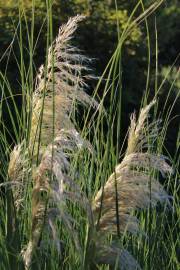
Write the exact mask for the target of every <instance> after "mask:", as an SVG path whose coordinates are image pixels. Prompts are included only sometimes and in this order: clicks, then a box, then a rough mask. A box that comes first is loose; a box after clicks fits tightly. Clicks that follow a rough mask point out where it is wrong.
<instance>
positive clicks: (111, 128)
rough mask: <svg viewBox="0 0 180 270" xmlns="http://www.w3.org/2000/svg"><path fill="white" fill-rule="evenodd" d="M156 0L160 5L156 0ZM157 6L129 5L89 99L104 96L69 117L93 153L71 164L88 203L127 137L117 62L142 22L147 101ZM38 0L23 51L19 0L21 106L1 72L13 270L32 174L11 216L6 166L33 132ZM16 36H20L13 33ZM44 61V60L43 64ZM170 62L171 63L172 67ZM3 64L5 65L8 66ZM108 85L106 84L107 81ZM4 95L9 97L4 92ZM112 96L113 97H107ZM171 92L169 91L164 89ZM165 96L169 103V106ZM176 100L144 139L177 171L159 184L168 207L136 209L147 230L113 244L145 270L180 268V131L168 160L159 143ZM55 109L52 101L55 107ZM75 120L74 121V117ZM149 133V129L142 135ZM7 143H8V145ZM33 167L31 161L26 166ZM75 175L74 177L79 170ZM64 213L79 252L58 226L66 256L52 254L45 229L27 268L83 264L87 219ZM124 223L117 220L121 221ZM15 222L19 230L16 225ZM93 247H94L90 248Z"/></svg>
mask: <svg viewBox="0 0 180 270" xmlns="http://www.w3.org/2000/svg"><path fill="white" fill-rule="evenodd" d="M46 2H47V17H46V18H45V25H46V27H47V54H48V48H49V46H50V44H51V43H52V41H53V39H54V35H53V18H52V9H51V7H52V2H53V1H51V0H49V1H46ZM159 3H160V2H159ZM158 5H159V4H157V2H156V5H155V6H154V7H153V8H152V7H151V8H150V9H149V10H146V11H145V9H144V5H143V1H139V2H138V4H137V5H136V7H135V8H134V10H133V12H132V15H131V16H130V17H129V21H128V22H127V27H126V28H125V29H124V31H123V32H122V33H118V34H119V35H118V36H119V38H118V43H117V48H116V50H115V52H114V54H113V55H112V58H111V59H110V61H109V63H108V65H107V67H106V69H105V71H104V73H103V75H102V77H101V78H100V79H99V81H98V84H97V87H96V89H95V90H94V96H95V98H96V99H97V98H98V97H97V93H98V91H99V89H102V87H103V96H102V97H101V100H100V106H99V109H98V111H97V112H93V113H92V109H89V111H88V109H86V110H85V111H83V117H82V116H81V119H80V120H79V118H78V116H75V115H74V114H75V113H74V111H75V109H76V105H75V108H74V110H73V111H72V114H71V116H72V117H74V118H76V126H77V129H78V125H79V126H82V124H83V128H82V132H81V133H82V136H83V137H84V138H86V139H88V140H90V141H91V144H92V145H93V148H94V152H93V153H92V154H91V153H89V152H88V151H87V150H83V151H79V152H78V153H76V154H75V155H74V156H73V159H72V162H71V169H70V175H72V176H74V177H75V179H76V181H77V182H78V184H79V185H80V187H81V188H82V190H84V191H85V192H86V193H87V196H88V198H89V200H90V201H92V200H93V198H94V196H95V194H96V192H97V191H98V189H99V188H100V186H103V185H104V184H105V181H106V180H107V179H108V176H109V175H110V174H111V173H112V172H113V171H114V168H115V166H116V165H117V164H118V163H119V161H120V160H121V159H122V156H123V151H124V149H125V147H124V146H123V145H120V142H123V141H124V144H126V138H122V133H121V118H122V115H121V102H122V98H121V97H122V91H125V86H123V85H122V66H121V60H122V57H123V46H124V41H125V40H126V39H128V35H129V34H130V33H131V31H132V29H133V27H134V26H135V25H137V24H140V23H142V22H144V23H145V26H146V31H147V54H148V59H149V61H148V63H147V82H146V85H145V86H144V88H145V91H144V95H143V97H142V102H141V103H142V106H144V105H146V104H147V102H148V101H149V96H150V94H151V93H150V88H149V84H150V78H151V48H150V41H149V29H148V22H147V16H148V15H150V14H151V13H152V12H153V11H154V9H155V8H157V6H158ZM140 8H141V9H142V14H141V15H140V16H139V17H138V18H137V19H134V18H135V15H136V11H137V9H140ZM35 16H36V13H35V1H33V0H32V23H31V28H28V27H27V37H26V38H27V39H28V48H25V47H24V44H23V43H24V39H25V37H23V36H22V32H21V27H22V18H23V19H25V21H26V13H25V10H24V9H23V6H21V5H19V25H18V26H15V28H16V27H18V29H19V30H20V31H19V36H17V38H18V40H19V50H20V55H21V57H20V62H19V63H18V66H19V73H20V74H21V82H20V87H21V89H22V106H21V109H19V108H18V107H17V104H16V97H15V93H14V91H13V90H12V89H11V87H10V84H9V82H8V81H7V79H6V74H1V80H0V87H1V104H0V117H1V131H0V132H1V135H0V143H1V148H0V150H1V162H0V166H1V170H0V173H1V179H2V181H3V184H1V186H2V190H3V191H4V194H2V197H1V198H0V270H12V269H13V270H14V269H23V264H22V258H21V256H20V251H21V250H22V248H23V247H25V245H26V244H27V242H28V239H29V237H30V233H31V195H32V184H31V180H32V179H31V177H32V176H31V175H29V179H28V180H29V181H28V183H27V185H26V186H25V187H24V188H25V189H26V200H25V205H23V210H22V211H21V214H20V215H19V216H18V217H16V216H15V215H14V204H13V197H12V192H11V188H10V187H11V185H9V183H8V176H7V169H8V160H9V155H10V152H11V150H12V149H13V145H15V144H17V143H20V142H21V141H22V140H23V139H25V147H26V146H27V145H28V142H29V132H30V129H31V121H30V119H31V114H32V111H31V110H32V108H31V102H32V93H33V88H34V79H35V78H34V63H33V55H34V52H35V49H36V43H37V42H38V40H34V38H33V33H34V20H35ZM157 33H158V29H157V30H156V70H155V74H156V76H155V77H156V79H155V85H154V92H155V95H156V96H158V93H159V91H160V90H161V89H162V88H163V85H164V83H165V80H166V78H165V79H164V80H163V81H162V82H158V79H157V78H158V71H157V70H158V49H157V48H158V35H157ZM16 35H17V34H16ZM24 50H28V52H29V63H24ZM7 54H9V57H12V54H11V50H9V51H8V52H7ZM46 64H47V63H46ZM172 67H173V66H172ZM7 68H8V63H7ZM104 82H105V83H104ZM171 91H173V84H172V85H171V88H170V89H169V93H170V92H171ZM7 93H8V94H7ZM109 93H110V94H109ZM107 94H108V95H109V96H110V101H109V104H110V107H109V108H107V109H106V111H105V109H104V106H103V105H104V100H105V98H106V96H107ZM169 95H170V94H169ZM169 95H168V96H167V100H166V104H169V102H168V99H169ZM178 98H179V93H177V96H176V98H175V100H174V103H172V104H170V106H169V107H168V106H165V109H164V111H163V112H162V114H161V118H162V119H163V122H162V123H161V126H162V128H161V129H160V131H159V136H158V138H157V140H156V141H155V142H152V141H151V140H150V141H149V145H148V150H149V151H152V148H151V147H153V149H154V152H155V153H157V154H160V155H161V154H165V155H166V156H167V157H168V158H169V162H170V163H171V164H172V166H173V168H174V174H173V175H171V176H170V177H167V178H166V179H165V182H164V186H165V189H166V190H167V191H168V193H169V194H170V195H171V196H172V197H173V199H172V200H171V206H167V205H158V207H157V208H155V209H153V208H152V207H151V206H150V208H149V209H148V210H146V211H145V210H144V211H141V212H139V213H135V214H136V215H138V217H139V220H140V226H141V228H142V230H144V231H145V232H146V235H144V234H138V235H137V236H132V235H130V234H128V233H125V234H124V235H120V236H119V235H118V236H117V238H118V242H119V243H120V244H123V246H124V247H125V248H127V249H128V250H129V251H130V252H131V253H132V254H133V255H134V257H135V258H136V259H137V261H138V262H139V263H140V265H141V267H142V269H144V270H152V269H154V270H160V269H167V270H171V269H172V270H175V269H177V268H178V258H177V252H178V244H179V243H178V218H179V202H178V192H179V173H178V167H179V155H178V150H179V138H180V132H179V134H178V136H177V149H176V151H175V155H174V156H173V157H172V156H170V155H169V154H168V152H167V150H166V149H165V148H164V141H165V139H166V133H167V128H168V125H169V123H170V121H171V111H172V109H173V107H174V106H175V104H176V102H177V100H178ZM5 107H6V109H7V110H8V112H9V116H10V124H9V126H10V127H11V130H10V129H8V127H6V126H5V125H4V124H3V123H4V122H3V110H4V108H5ZM52 110H53V105H52ZM157 112H158V100H157V104H156V106H155V108H154V112H153V113H152V116H153V117H152V118H153V119H157V118H158V114H157ZM74 121H75V119H74ZM147 136H148V134H147ZM10 141H11V143H9V142H10ZM28 166H30V167H31V166H32V164H31V161H29V165H28ZM76 172H78V174H77V173H76ZM69 211H70V213H71V214H72V216H73V218H74V219H75V220H76V221H77V224H76V225H75V227H76V228H77V231H78V235H79V238H80V243H81V246H82V247H83V248H82V250H81V251H80V250H79V251H77V249H76V248H75V246H74V244H73V241H72V237H71V236H70V235H69V234H68V232H67V230H66V228H65V227H64V226H63V224H61V223H59V224H58V226H59V236H60V239H62V241H63V245H62V246H63V249H64V250H63V259H62V258H60V256H59V255H58V253H57V250H56V248H55V245H54V244H53V242H52V240H51V238H50V237H49V236H48V234H45V233H44V234H43V232H42V241H41V242H42V243H41V248H39V250H38V251H37V253H36V255H35V258H34V261H35V263H34V265H33V266H32V269H47V270H49V269H51V270H55V269H73V270H74V269H88V267H89V266H88V257H91V256H92V254H89V250H88V245H89V243H88V239H89V238H88V232H89V228H88V224H87V220H86V216H85V214H84V212H83V211H82V209H81V208H80V207H79V206H78V205H75V204H72V203H69ZM119 222H121V221H119ZM15 227H16V228H17V227H18V230H14V228H15ZM111 240H112V237H109V239H108V240H107V241H111ZM91 252H92V251H91ZM97 269H109V268H108V266H99V267H98V268H97Z"/></svg>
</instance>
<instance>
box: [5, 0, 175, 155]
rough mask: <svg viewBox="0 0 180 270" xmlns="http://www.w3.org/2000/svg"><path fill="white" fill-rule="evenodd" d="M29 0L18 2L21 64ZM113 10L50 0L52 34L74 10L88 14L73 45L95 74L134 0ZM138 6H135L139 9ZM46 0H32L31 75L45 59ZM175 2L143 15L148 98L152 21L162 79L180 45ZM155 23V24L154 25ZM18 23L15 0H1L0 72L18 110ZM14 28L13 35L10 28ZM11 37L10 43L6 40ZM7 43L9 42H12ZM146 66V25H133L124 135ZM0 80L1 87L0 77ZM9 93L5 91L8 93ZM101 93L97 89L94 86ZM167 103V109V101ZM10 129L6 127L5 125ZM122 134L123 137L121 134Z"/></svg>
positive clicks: (127, 52)
mask: <svg viewBox="0 0 180 270" xmlns="http://www.w3.org/2000/svg"><path fill="white" fill-rule="evenodd" d="M31 2H32V1H31V0H25V1H23V7H24V14H23V15H22V25H21V26H22V33H23V35H22V36H23V38H24V40H23V44H24V47H23V54H24V63H25V66H26V68H28V65H29V52H28V49H27V48H28V38H27V28H28V29H29V30H30V29H31V23H32V8H31ZM116 2H117V8H118V11H117V10H116V6H115V1H113V0H101V1H100V0H69V1H66V0H55V1H54V5H53V31H54V33H53V34H54V36H56V34H57V32H58V28H59V26H60V25H61V24H62V23H64V22H66V21H67V19H68V18H69V17H70V16H74V15H76V14H77V13H83V14H85V15H87V19H86V21H85V22H84V23H82V24H81V26H80V28H79V29H78V32H77V36H76V39H75V44H76V43H77V45H78V46H79V47H80V48H81V49H82V50H83V51H84V52H85V54H87V55H88V56H90V57H91V58H93V59H95V60H94V61H93V64H92V66H93V68H94V73H95V74H96V75H98V76H100V75H101V74H102V72H103V70H104V68H105V67H106V65H107V63H108V61H109V59H110V57H111V55H112V53H113V51H114V49H115V48H116V45H117V41H118V35H117V21H118V24H119V30H120V33H121V32H122V31H123V29H124V27H125V25H126V23H127V20H128V17H129V15H130V14H131V12H132V10H133V8H134V6H135V4H136V3H137V1H133V0H130V1H123V0H117V1H116ZM150 2H152V1H149V0H146V1H144V4H145V6H148V5H149V4H150ZM141 12H142V9H141V8H139V9H138V11H137V14H136V15H138V13H139V14H140V13H141ZM46 16H47V13H46V1H43V0H36V1H35V21H34V23H35V25H34V40H35V41H36V40H38V42H37V45H36V49H35V52H34V74H35V73H36V71H37V69H38V67H39V66H40V65H41V64H42V63H44V60H45V55H46V38H47V23H46ZM179 16H180V4H179V1H176V0H171V1H164V3H163V4H162V5H161V7H159V9H158V10H157V11H156V12H155V13H154V14H153V15H151V17H149V18H148V25H149V32H150V44H151V48H150V53H151V74H150V78H151V80H150V85H149V90H150V97H153V95H154V91H155V90H154V79H155V62H156V51H155V43H156V39H155V26H156V27H157V34H158V84H160V82H161V81H162V79H163V78H164V75H165V74H166V72H167V71H168V69H169V68H170V66H171V65H172V63H173V62H174V60H175V59H176V57H177V56H178V53H179V48H180V20H179V19H178V18H179ZM155 22H156V24H155ZM19 31H20V26H19V8H18V1H14V0H9V1H6V2H4V1H2V0H0V59H1V61H0V70H1V72H2V74H6V77H7V79H8V80H9V82H10V85H11V88H12V89H13V93H14V94H15V95H17V97H16V101H17V104H18V107H19V109H20V108H21V96H20V95H19V96H18V94H21V81H20V72H19V69H18V64H17V63H19V62H20V49H19V39H18V34H19ZM16 32H17V35H15V33H16ZM12 40H14V42H13V44H12V43H11V42H12ZM11 44H12V46H11ZM147 65H148V51H147V33H146V28H145V24H144V23H142V24H141V25H140V26H137V27H135V29H134V30H133V32H132V33H131V35H130V36H129V37H128V39H127V40H126V42H125V44H124V47H123V55H122V70H123V73H122V88H123V89H122V93H123V94H122V95H123V96H122V128H123V134H124V133H125V132H126V130H127V126H128V123H129V115H130V113H131V112H132V111H134V109H136V110H138V108H139V106H140V102H141V98H142V96H143V93H144V91H145V88H146V77H147ZM178 68H179V63H178V61H176V64H175V65H174V68H173V70H172V72H171V73H170V75H169V76H168V78H167V80H166V83H165V85H164V86H163V88H162V89H161V91H160V93H159V101H160V106H159V110H160V112H161V110H162V108H163V105H164V102H165V99H166V97H167V93H168V91H169V88H170V85H171V83H172V81H173V80H174V78H175V76H176V73H177V70H178ZM0 83H1V89H2V84H3V82H2V81H0ZM94 86H95V83H93V82H92V83H91V89H90V91H91V90H92V89H93V88H94ZM179 86H180V82H179V80H177V81H176V83H175V85H174V89H173V91H172V93H171V95H170V99H169V101H170V103H171V102H173V100H174V99H175V97H176V95H177V91H178V89H179ZM7 95H8V94H7ZM99 95H100V96H101V90H100V91H99ZM109 100H110V99H109V97H108V96H107V98H106V101H105V106H106V108H107V110H108V105H109ZM170 103H169V104H167V108H166V109H168V106H169V105H170ZM179 105H180V102H179V101H177V102H176V105H175V107H174V109H173V111H172V113H171V118H173V117H174V120H172V121H171V124H170V125H169V129H168V133H167V140H166V143H165V146H166V147H167V149H168V151H169V152H170V153H171V154H173V153H174V150H175V148H176V145H175V142H176V138H175V137H176V136H177V133H178V132H177V130H178V124H179V118H178V117H176V116H177V115H178V114H179ZM3 119H4V122H5V124H6V125H7V126H8V125H9V124H8V123H9V114H8V110H7V105H6V103H5V102H4V104H3ZM8 128H9V129H11V127H10V126H8ZM122 138H123V136H122Z"/></svg>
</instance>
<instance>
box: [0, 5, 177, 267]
mask: <svg viewBox="0 0 180 270" xmlns="http://www.w3.org/2000/svg"><path fill="white" fill-rule="evenodd" d="M161 2H162V1H157V2H155V3H154V4H152V5H151V6H150V8H148V9H147V10H144V11H143V13H142V14H141V15H140V16H139V17H138V18H137V19H136V20H132V17H133V15H134V13H135V11H136V9H137V8H138V6H139V5H142V7H143V8H144V6H143V3H142V1H139V4H138V5H137V6H136V8H135V10H134V11H133V14H132V16H131V17H130V18H129V22H128V24H127V28H126V29H125V30H124V31H123V33H122V37H121V38H120V39H119V43H118V46H117V49H116V51H115V53H114V54H113V56H112V58H111V60H110V62H109V64H108V66H107V68H106V70H105V72H104V74H103V76H102V78H100V79H99V83H98V85H97V89H98V87H100V85H101V82H102V81H103V79H104V78H105V77H106V75H107V74H108V75H107V77H108V80H107V81H106V83H105V90H104V95H103V98H102V100H101V101H100V102H99V101H98V99H97V95H96V93H97V89H96V90H95V92H94V95H93V97H90V96H89V95H88V94H87V93H86V91H85V89H86V88H87V79H88V78H91V79H93V78H94V77H93V76H92V74H91V70H90V69H89V62H90V61H89V59H88V58H87V57H85V56H84V55H82V53H81V51H80V50H78V49H77V48H76V47H73V46H72V43H71V39H72V37H73V35H74V32H75V30H76V29H77V26H78V24H79V23H80V22H81V21H82V20H84V19H85V17H84V16H81V15H77V16H75V17H73V18H70V19H69V21H68V22H67V24H65V25H62V26H61V27H60V29H59V33H58V35H57V37H56V39H55V40H54V41H52V43H51V45H50V47H49V49H48V53H47V58H46V63H45V65H42V66H41V67H40V69H39V71H38V73H37V76H36V83H35V84H33V83H32V81H33V72H32V70H31V68H32V67H31V65H30V69H29V70H28V73H27V74H24V67H23V58H22V59H21V60H22V63H21V66H20V70H21V72H22V73H21V75H22V86H23V87H25V88H24V89H26V90H27V91H25V90H23V91H24V92H23V101H24V103H23V105H24V106H25V105H26V107H25V108H23V110H22V112H21V115H20V114H19V112H18V110H17V108H16V104H15V103H13V104H14V105H13V106H14V107H15V109H16V112H17V115H16V117H17V119H18V120H17V121H19V122H18V123H19V130H17V129H16V126H15V125H14V129H15V131H16V132H15V135H16V136H15V140H16V145H15V146H14V148H13V149H11V147H9V146H8V142H7V138H6V132H7V131H6V129H5V127H4V129H3V132H1V144H2V149H4V151H5V157H4V158H3V159H2V161H1V175H2V177H3V179H4V183H2V184H1V186H2V187H4V188H5V189H6V194H5V199H1V212H0V217H1V220H2V222H1V226H0V230H1V231H0V258H1V261H0V269H26V270H28V269H52V270H53V269H121V270H134V269H149V270H150V269H175V268H176V266H177V256H176V249H177V240H176V239H174V234H175V233H176V230H177V223H176V214H177V209H178V204H177V191H178V186H177V185H178V173H177V166H178V162H179V157H178V155H177V156H176V157H175V159H174V160H173V161H172V160H170V161H169V159H168V158H167V157H165V156H163V155H162V154H161V153H162V147H163V143H162V142H163V140H164V138H165V134H166V129H167V125H168V121H169V117H170V114H168V115H166V123H165V124H164V125H163V127H162V128H161V122H160V120H159V119H156V112H157V105H158V100H157V97H155V98H154V99H153V100H152V101H151V102H150V103H149V104H147V102H146V101H147V98H148V87H147V91H146V92H145V95H144V99H143V102H142V103H143V106H142V108H141V110H140V112H139V116H138V117H137V116H136V114H135V113H134V114H132V115H131V117H130V126H129V130H128V137H127V147H126V150H125V152H124V154H123V155H121V156H120V157H119V145H118V143H117V147H114V143H113V140H112V137H113V135H114V134H113V132H114V120H115V119H114V118H113V117H114V116H115V115H116V117H118V118H117V121H118V122H119V123H120V117H121V85H120V84H121V62H120V61H121V50H122V45H123V42H124V40H125V39H126V38H127V36H128V34H129V33H130V32H131V30H132V29H133V26H134V25H136V24H139V23H140V22H141V21H142V20H145V21H146V18H147V16H149V15H150V14H151V13H152V12H153V11H154V10H155V9H156V8H157V7H158V6H159V5H160V3H161ZM50 11H51V6H49V9H48V12H50ZM48 15H49V17H48V18H49V35H50V36H51V37H52V18H51V15H52V14H51V13H48ZM146 22H147V21H146ZM20 45H21V41H20ZM32 46H33V41H32V40H31V41H30V55H31V57H32V56H33V47H32ZM21 48H22V47H21ZM22 56H23V55H22ZM30 64H32V59H31V63H30ZM25 75H26V77H25ZM2 78H3V84H2V89H3V87H4V88H5V86H6V87H9V86H8V83H7V81H6V79H5V77H4V76H2ZM30 79H31V80H30ZM29 80H30V81H31V84H28V82H29ZM117 81H118V83H117ZM30 85H31V87H32V86H33V85H35V87H34V90H32V89H30ZM147 85H148V81H147ZM160 87H163V83H162V84H161V86H160ZM118 88H119V89H120V93H117V89H118ZM8 89H9V93H10V96H11V89H10V88H8ZM156 90H157V91H156V96H157V93H158V89H156ZM108 91H111V97H110V98H111V107H110V109H109V113H108V114H107V113H106V112H105V109H104V108H103V101H104V98H105V96H106V94H107V92H108ZM116 97H118V98H119V99H118V100H119V101H118V102H117V103H115V98H116ZM11 98H12V100H13V97H11ZM77 104H81V105H82V106H84V107H85V108H86V109H85V110H86V112H87V113H86V115H83V118H84V123H85V124H84V128H83V130H81V131H80V129H79V127H78V124H77V122H76V121H75V119H76V117H75V112H76V111H77ZM117 105H118V108H115V106H117ZM153 108H154V113H153ZM2 109H3V107H2V105H1V110H2ZM9 111H10V112H11V108H9ZM92 111H93V112H94V113H92ZM90 113H91V114H92V116H91V118H90ZM82 114H83V113H82ZM150 115H151V116H152V117H151V118H150ZM11 116H12V118H11V121H12V123H14V122H13V121H14V120H13V115H12V114H11ZM104 123H106V124H107V126H108V131H107V132H105V131H104ZM116 128H117V134H116V135H117V140H118V139H119V137H120V128H121V127H120V126H119V125H117V127H116ZM92 135H93V136H92ZM90 138H91V139H90ZM8 154H9V160H7V157H6V155H7V156H8ZM121 154H122V153H121ZM171 164H172V165H171ZM160 176H161V177H163V178H165V179H166V182H165V184H166V188H164V186H163V185H162V184H161V183H160V181H159V179H160ZM169 191H171V194H172V196H170V195H168V194H169ZM169 219H170V220H169ZM161 256H162V257H163V258H164V259H162V258H161Z"/></svg>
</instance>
